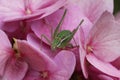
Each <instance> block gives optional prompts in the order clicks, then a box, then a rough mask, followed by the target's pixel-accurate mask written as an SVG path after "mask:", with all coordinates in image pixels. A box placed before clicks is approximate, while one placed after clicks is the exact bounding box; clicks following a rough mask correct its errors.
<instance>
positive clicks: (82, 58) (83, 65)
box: [78, 28, 88, 78]
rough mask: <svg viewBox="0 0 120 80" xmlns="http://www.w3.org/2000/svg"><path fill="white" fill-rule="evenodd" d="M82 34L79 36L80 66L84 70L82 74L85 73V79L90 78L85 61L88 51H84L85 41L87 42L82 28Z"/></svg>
mask: <svg viewBox="0 0 120 80" xmlns="http://www.w3.org/2000/svg"><path fill="white" fill-rule="evenodd" d="M79 31H80V34H79V35H78V36H79V55H80V64H81V69H82V72H83V75H84V77H85V78H88V72H87V68H86V60H85V57H86V51H85V50H84V48H83V47H84V46H83V44H84V41H85V37H84V33H83V30H82V28H80V30H79Z"/></svg>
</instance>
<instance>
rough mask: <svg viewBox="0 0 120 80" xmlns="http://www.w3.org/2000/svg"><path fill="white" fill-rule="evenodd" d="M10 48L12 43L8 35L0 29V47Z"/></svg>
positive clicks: (2, 48)
mask: <svg viewBox="0 0 120 80" xmlns="http://www.w3.org/2000/svg"><path fill="white" fill-rule="evenodd" d="M10 48H11V44H10V42H9V39H8V37H7V35H6V34H5V33H4V32H3V31H2V30H0V49H1V50H4V49H5V50H6V49H10Z"/></svg>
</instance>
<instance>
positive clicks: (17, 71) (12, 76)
mask: <svg viewBox="0 0 120 80" xmlns="http://www.w3.org/2000/svg"><path fill="white" fill-rule="evenodd" d="M27 69H28V65H27V64H26V63H25V62H22V61H17V60H14V59H12V60H11V61H9V63H8V64H7V66H6V69H5V74H4V76H3V79H2V80H22V79H23V78H24V76H25V74H26V72H27Z"/></svg>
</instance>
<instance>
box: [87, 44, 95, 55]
mask: <svg viewBox="0 0 120 80" xmlns="http://www.w3.org/2000/svg"><path fill="white" fill-rule="evenodd" d="M86 51H87V53H92V52H93V48H92V46H90V45H88V46H87V50H86Z"/></svg>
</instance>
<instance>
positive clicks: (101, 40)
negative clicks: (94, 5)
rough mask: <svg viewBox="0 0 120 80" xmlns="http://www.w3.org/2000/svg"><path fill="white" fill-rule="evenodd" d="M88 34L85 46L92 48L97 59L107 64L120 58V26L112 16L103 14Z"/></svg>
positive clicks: (106, 13)
mask: <svg viewBox="0 0 120 80" xmlns="http://www.w3.org/2000/svg"><path fill="white" fill-rule="evenodd" d="M108 23H109V24H108ZM108 29H109V30H108ZM89 34H90V35H89V36H88V41H87V43H86V45H89V46H91V47H93V53H94V54H95V55H96V56H97V57H98V58H99V59H101V60H103V61H108V62H109V61H113V60H115V59H117V58H118V57H119V56H120V54H119V50H120V24H118V23H117V22H115V20H114V17H113V15H112V14H110V13H108V12H105V13H104V14H103V15H102V16H101V18H100V19H99V20H98V21H97V23H96V24H95V25H94V27H93V28H92V29H91V31H90V33H89Z"/></svg>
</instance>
